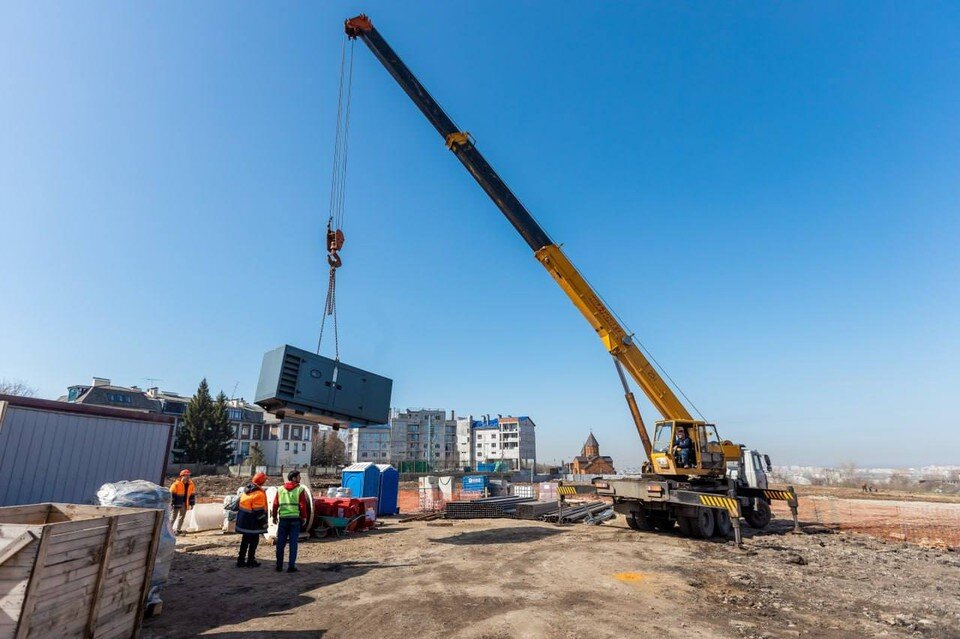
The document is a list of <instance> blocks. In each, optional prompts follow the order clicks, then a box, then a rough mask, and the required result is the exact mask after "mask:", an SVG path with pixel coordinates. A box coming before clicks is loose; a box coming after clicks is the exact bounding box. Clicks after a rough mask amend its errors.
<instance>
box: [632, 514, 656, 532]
mask: <svg viewBox="0 0 960 639" xmlns="http://www.w3.org/2000/svg"><path fill="white" fill-rule="evenodd" d="M627 525H628V526H630V528H632V529H633V530H640V531H643V532H649V531H651V530H653V526H654V525H653V522H652V521H651V520H650V517H648V516H647V515H644V514H643V513H642V512H638V511H636V510H634V511H633V512H631V513H630V514H629V515H627Z"/></svg>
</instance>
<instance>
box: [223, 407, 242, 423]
mask: <svg viewBox="0 0 960 639" xmlns="http://www.w3.org/2000/svg"><path fill="white" fill-rule="evenodd" d="M227 417H228V418H229V419H230V420H231V421H234V422H239V421H240V420H241V419H243V410H241V409H239V408H228V409H227Z"/></svg>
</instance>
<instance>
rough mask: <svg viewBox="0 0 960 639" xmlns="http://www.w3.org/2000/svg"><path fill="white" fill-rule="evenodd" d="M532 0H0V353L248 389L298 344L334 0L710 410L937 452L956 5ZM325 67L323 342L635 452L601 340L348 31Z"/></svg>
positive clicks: (28, 370) (801, 435) (953, 205)
mask: <svg viewBox="0 0 960 639" xmlns="http://www.w3.org/2000/svg"><path fill="white" fill-rule="evenodd" d="M556 8H557V7H556V5H553V4H547V3H543V4H537V3H520V4H516V3H506V2H501V3H430V4H418V3H411V2H403V3H395V2H390V3H380V2H366V3H363V4H354V3H342V4H341V3H284V4H282V5H276V4H268V3H261V4H258V5H255V4H253V3H241V4H236V3H226V2H225V3H216V2H208V3H202V4H201V5H196V4H195V3H124V2H112V3H102V2H93V3H46V2H40V3H37V2H4V3H2V5H0V96H2V98H0V221H2V226H0V240H2V244H0V246H2V255H3V262H4V265H3V269H2V273H3V274H2V275H0V378H4V377H6V378H16V379H22V380H24V381H27V382H28V383H30V384H32V385H34V386H36V387H38V388H39V389H40V391H41V394H42V395H44V396H50V397H56V396H58V395H59V394H61V393H63V392H64V390H65V388H66V387H67V386H68V385H70V384H73V383H82V382H86V381H88V380H89V378H90V377H91V376H93V375H97V376H103V377H110V378H112V379H113V380H114V381H115V382H117V383H122V384H126V385H130V384H140V385H145V384H147V383H148V382H147V381H146V379H145V378H149V377H152V378H160V379H162V380H163V381H162V382H160V386H162V387H164V388H169V389H171V390H177V391H180V392H183V393H189V392H192V391H193V390H194V389H195V388H196V385H197V382H198V381H199V380H200V378H201V377H204V376H206V377H207V378H208V379H209V380H210V383H211V385H212V387H213V388H214V389H220V388H222V389H224V390H226V391H227V392H228V393H229V392H231V391H232V389H233V387H234V384H236V383H238V384H239V386H238V389H239V390H238V394H241V395H244V396H245V397H247V398H250V397H251V396H252V394H253V390H254V386H255V384H256V379H257V375H258V371H259V364H260V358H261V356H262V354H263V352H264V351H266V350H269V349H271V348H273V347H275V346H278V345H280V344H282V343H291V344H295V345H300V346H304V347H306V348H311V347H312V346H313V345H314V344H315V341H316V335H317V327H318V323H319V318H320V312H321V307H322V302H323V295H324V292H325V279H326V272H325V262H324V253H323V248H322V227H323V224H324V222H325V219H326V203H327V200H328V193H329V188H330V182H329V172H330V166H331V160H332V150H333V133H334V114H335V109H336V91H337V76H338V69H339V55H340V47H341V41H342V21H343V19H344V18H346V17H349V16H352V15H355V14H356V13H359V12H360V11H361V10H364V11H366V12H367V13H369V14H370V15H371V17H372V18H373V20H374V22H375V24H376V25H377V26H378V28H379V29H380V31H381V32H382V33H383V34H384V36H385V37H386V38H387V39H388V40H389V41H390V42H391V44H392V45H393V46H394V48H395V49H396V50H397V51H398V52H399V53H400V55H401V56H403V57H404V59H405V60H406V62H407V64H408V65H409V66H410V67H411V68H412V69H413V70H414V72H415V73H417V74H418V76H419V77H420V79H421V80H422V82H423V83H424V84H425V85H426V86H427V87H428V88H429V89H430V90H431V91H432V92H433V94H434V95H435V97H436V98H437V99H438V100H439V101H440V103H441V104H442V105H443V106H444V108H445V109H446V110H447V111H448V112H449V113H450V114H451V115H452V117H453V118H454V119H455V120H456V121H457V122H458V124H459V125H460V126H461V127H463V128H464V129H465V130H468V131H470V132H471V133H473V135H474V136H475V137H476V139H477V144H478V147H479V148H480V149H481V151H483V152H484V153H485V154H486V155H487V157H488V159H489V160H490V162H491V163H492V164H493V165H494V166H495V167H496V168H497V169H498V170H499V172H500V173H501V175H502V176H503V177H504V179H505V180H506V181H507V182H508V184H510V185H511V186H512V187H513V189H514V190H515V191H516V192H517V194H518V195H519V196H520V198H521V199H522V200H523V201H524V202H525V203H526V204H527V206H528V207H529V208H530V210H531V211H532V212H533V213H534V215H536V216H537V217H538V219H539V220H540V221H541V222H542V224H543V225H544V227H545V228H546V229H547V231H548V232H549V233H550V234H551V236H552V237H553V238H554V239H555V240H556V241H558V242H562V243H563V244H564V246H565V250H566V251H567V252H568V254H569V255H570V256H571V258H572V259H573V260H574V261H575V263H577V264H578V265H579V266H580V268H581V269H582V270H583V272H584V273H585V275H586V276H587V277H588V278H589V279H590V280H591V281H592V282H593V283H594V284H595V285H596V286H597V288H598V289H599V291H600V293H601V294H602V295H604V296H605V297H606V298H607V300H608V301H609V302H610V303H611V304H612V305H613V306H614V307H615V309H616V310H617V311H618V312H619V314H620V315H621V316H623V317H624V318H625V319H626V321H627V323H628V324H629V325H630V328H632V329H633V330H634V331H635V332H636V334H637V335H638V337H639V338H640V339H641V340H642V341H643V342H644V343H645V344H646V345H647V346H648V347H649V348H650V349H651V350H652V352H653V353H654V354H655V355H656V357H657V358H658V359H659V360H660V362H661V363H662V364H664V366H665V367H666V368H667V370H668V371H669V372H670V374H671V375H672V376H673V377H674V378H675V379H676V380H677V381H678V382H679V383H680V384H681V386H682V387H683V388H684V390H685V391H686V392H687V394H688V395H689V396H690V397H691V398H692V399H693V400H694V402H695V403H696V404H697V406H698V407H699V408H700V409H701V410H702V411H703V412H704V414H705V415H706V416H707V417H708V418H709V419H711V420H714V421H715V422H716V423H717V424H718V426H719V428H720V431H721V434H722V435H723V436H724V437H729V438H731V439H734V440H736V441H740V442H744V443H747V444H749V445H751V446H754V447H758V448H761V449H763V450H765V451H767V452H769V453H770V454H771V455H772V456H773V457H774V458H775V461H776V463H809V464H815V463H816V464H833V463H837V462H841V461H844V460H854V461H856V462H858V463H860V464H886V465H894V464H896V465H902V464H914V465H916V464H925V463H960V455H958V453H957V451H958V450H960V427H958V426H960V423H958V421H960V420H958V416H957V415H958V411H957V408H958V397H960V392H958V390H957V389H958V388H960V373H958V362H960V339H958V338H960V335H958V312H960V286H958V277H960V268H958V239H960V215H958V212H960V82H958V78H960V39H958V38H957V33H958V32H960V6H958V5H957V4H956V3H947V2H943V3H937V2H924V3H914V2H900V3H884V2H847V3H836V2H811V3H775V4H771V3H753V4H751V3H737V4H735V5H727V4H721V3H683V2H676V3H673V2H671V3H659V2H658V3H632V4H626V3H623V4H612V3H607V4H598V3H582V4H579V5H577V4H573V3H565V4H563V5H562V10H556ZM353 97H354V101H353V115H352V117H353V120H352V131H351V147H350V148H351V152H350V167H349V177H348V192H347V197H346V229H345V230H346V235H347V245H346V248H345V250H344V252H343V256H344V259H345V263H346V265H345V267H344V268H343V269H342V270H341V275H340V309H341V323H342V325H343V326H342V335H341V341H342V351H343V358H344V360H345V361H348V362H350V363H354V364H356V365H358V366H361V367H365V368H369V369H371V370H375V371H378V372H382V373H384V374H386V375H389V376H391V377H393V378H394V380H395V385H394V404H395V405H396V406H399V407H406V406H430V407H444V408H447V409H456V410H457V411H459V412H470V413H474V414H479V413H503V414H507V413H513V414H529V415H531V416H532V417H533V418H534V420H535V421H536V422H537V424H538V426H539V432H538V440H539V451H540V457H541V458H542V459H544V460H554V459H556V460H559V459H561V458H564V459H569V458H570V456H571V455H574V454H576V453H577V452H578V450H579V447H580V445H581V444H582V442H583V440H584V439H585V438H586V435H587V433H588V431H589V430H590V429H593V431H594V433H595V434H596V436H597V438H598V439H599V441H600V444H601V447H602V451H603V452H604V453H606V454H611V455H613V456H614V458H615V461H616V462H617V463H618V465H620V466H629V465H634V464H636V463H637V462H639V460H640V455H641V451H640V446H639V442H638V440H637V437H636V434H635V432H634V431H633V427H632V426H631V422H630V420H629V415H628V412H627V410H626V407H625V405H624V402H623V398H622V395H621V392H620V388H619V384H618V381H617V378H616V374H615V372H614V369H613V366H612V365H611V363H610V361H609V356H608V355H607V354H606V353H605V351H604V350H603V348H602V346H601V345H600V344H599V342H598V340H597V339H596V337H595V336H594V334H593V332H592V331H591V330H590V329H589V328H588V326H587V325H586V323H585V322H584V321H583V319H582V318H581V317H580V316H579V315H578V314H577V312H576V311H575V310H574V308H573V307H572V305H571V304H570V303H569V301H568V300H567V299H566V298H565V297H564V296H563V294H562V293H561V292H560V291H559V289H557V288H556V286H555V285H554V284H553V283H552V282H551V281H550V279H549V278H548V276H547V275H546V274H545V273H544V272H543V271H542V269H541V267H540V266H539V265H538V264H537V262H536V261H535V260H534V259H533V257H532V255H531V253H530V251H529V250H528V248H527V247H526V245H525V244H524V243H523V242H522V240H521V239H520V238H519V237H518V236H517V235H516V234H515V232H514V231H513V229H512V228H511V227H510V226H509V225H508V224H507V223H506V222H505V221H504V220H503V219H502V217H501V215H500V213H499V212H498V211H497V210H496V208H494V206H493V205H492V204H491V203H490V202H489V201H488V200H487V198H486V196H485V195H484V194H483V193H482V191H481V190H480V189H479V188H478V187H477V186H476V184H475V183H474V182H473V181H472V179H471V178H470V177H469V176H468V175H467V173H466V172H465V171H464V170H463V168H462V167H461V166H460V164H459V163H458V162H457V161H456V160H455V159H454V158H453V157H452V156H451V154H450V153H449V152H447V151H446V150H445V149H444V147H443V144H442V143H441V140H440V139H439V137H438V135H437V134H436V132H435V131H434V130H433V129H432V128H431V127H430V126H429V125H428V123H427V122H426V120H425V119H424V118H423V117H422V116H421V114H420V113H419V112H418V111H417V110H416V108H415V107H414V106H413V104H412V103H411V102H410V101H409V100H408V99H407V97H406V96H405V95H404V94H403V93H402V92H401V91H400V89H399V88H398V87H397V86H396V84H395V83H394V81H393V80H392V79H391V78H390V77H389V76H388V75H387V73H386V72H385V71H384V69H383V68H381V67H380V65H379V63H377V62H376V61H375V60H374V58H373V56H372V55H371V54H370V53H369V52H368V51H367V50H366V49H365V48H364V47H363V46H362V45H358V46H357V50H356V66H355V74H354V96H353ZM643 408H644V411H645V415H646V417H647V419H648V421H649V422H652V421H653V418H654V414H653V412H652V410H651V409H650V407H649V405H646V404H645V405H644V406H643ZM926 431H932V432H931V433H928V432H926Z"/></svg>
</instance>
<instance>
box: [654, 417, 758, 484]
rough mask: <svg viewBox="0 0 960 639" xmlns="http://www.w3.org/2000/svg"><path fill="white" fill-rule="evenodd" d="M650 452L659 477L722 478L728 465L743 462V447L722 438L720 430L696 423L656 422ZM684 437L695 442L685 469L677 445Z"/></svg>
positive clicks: (676, 420) (693, 421)
mask: <svg viewBox="0 0 960 639" xmlns="http://www.w3.org/2000/svg"><path fill="white" fill-rule="evenodd" d="M655 426H656V430H655V431H654V438H653V448H652V450H651V453H650V458H651V463H652V465H653V469H652V470H653V472H654V473H656V474H658V475H680V476H683V475H686V476H695V477H696V476H712V477H716V476H718V475H723V474H724V473H725V472H726V468H727V462H728V461H732V460H739V459H740V447H739V446H737V445H735V444H732V443H730V442H728V441H723V440H721V439H720V435H718V434H717V427H716V426H714V425H713V424H708V423H706V422H702V421H696V420H680V419H674V420H662V421H658V422H657V423H656V425H655ZM681 434H686V436H687V437H689V438H690V440H691V442H692V447H691V451H690V458H689V459H688V460H687V464H686V466H684V465H683V464H681V455H680V450H679V447H678V445H677V443H678V440H679V439H680V435H681Z"/></svg>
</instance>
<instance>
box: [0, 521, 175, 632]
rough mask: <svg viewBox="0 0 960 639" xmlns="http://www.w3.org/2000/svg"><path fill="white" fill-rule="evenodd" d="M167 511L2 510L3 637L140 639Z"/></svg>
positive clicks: (0, 580) (0, 591) (0, 629)
mask: <svg viewBox="0 0 960 639" xmlns="http://www.w3.org/2000/svg"><path fill="white" fill-rule="evenodd" d="M162 523H163V511H162V510H151V509H145V508H111V507H104V506H80V505H76V504H34V505H30V506H11V507H8V508H0V639H6V638H7V637H10V638H12V639H26V638H28V637H58V638H59V637H89V638H94V637H104V638H107V637H137V636H138V635H139V634H140V625H141V623H142V621H143V606H144V602H145V600H146V596H147V592H148V591H149V589H150V576H151V574H152V573H153V562H154V560H155V558H156V554H157V544H158V543H159V541H160V530H161V525H162Z"/></svg>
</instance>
